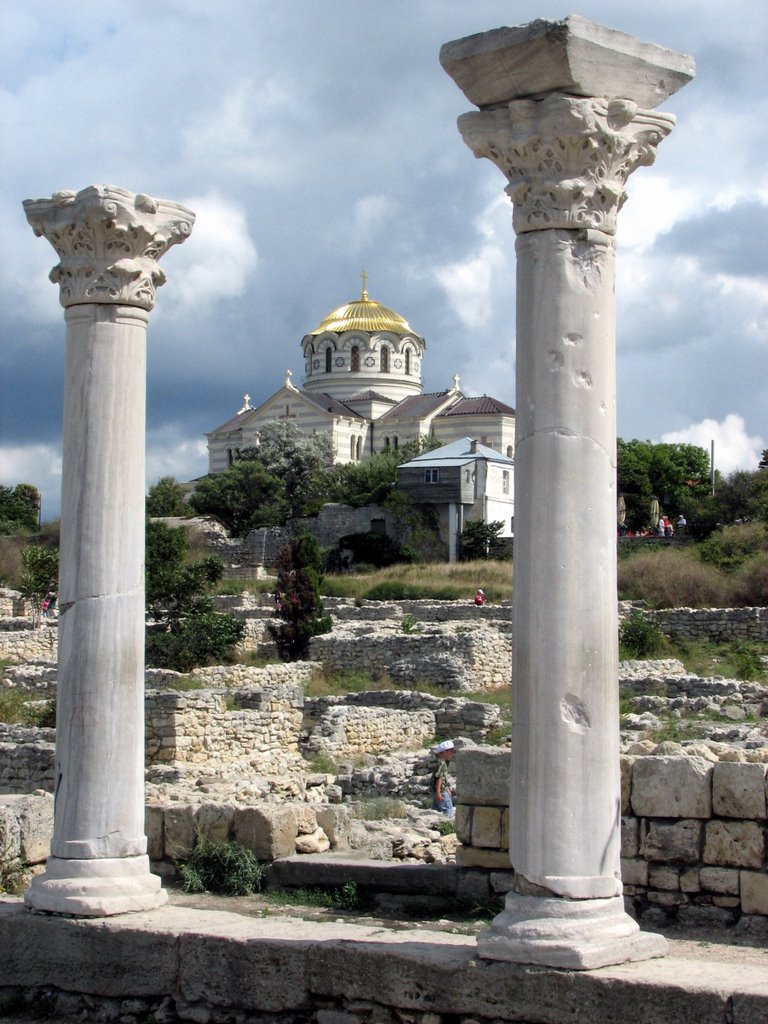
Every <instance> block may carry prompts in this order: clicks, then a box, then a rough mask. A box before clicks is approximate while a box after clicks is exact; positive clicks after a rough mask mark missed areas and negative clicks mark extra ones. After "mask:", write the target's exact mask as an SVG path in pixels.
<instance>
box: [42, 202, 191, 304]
mask: <svg viewBox="0 0 768 1024" xmlns="http://www.w3.org/2000/svg"><path fill="white" fill-rule="evenodd" d="M24 210H25V212H26V215H27V220H28V221H29V223H30V224H31V226H32V228H33V230H34V232H35V234H36V235H43V236H45V238H47V239H48V241H49V242H50V243H51V245H52V246H53V247H54V249H55V250H56V252H57V253H58V256H59V259H60V262H59V263H58V264H57V265H56V266H55V267H54V268H53V270H52V271H51V273H50V279H51V281H53V282H54V283H56V284H58V285H59V288H60V292H59V297H60V301H61V304H62V306H65V307H66V306H73V305H77V304H79V303H86V302H106V303H114V304H118V305H126V306H139V307H140V308H141V309H146V310H150V309H152V308H153V307H154V305H155V299H156V290H157V288H159V287H160V285H162V284H164V283H165V274H164V273H163V271H162V270H161V269H160V267H159V266H158V265H157V261H158V260H159V259H160V257H161V256H162V255H163V253H164V252H165V251H166V250H167V249H169V248H170V247H171V246H172V245H176V244H177V243H179V242H183V241H184V239H185V238H187V236H188V235H189V233H190V231H191V230H192V225H193V224H194V221H195V215H194V213H192V211H191V210H188V209H187V208H186V207H184V206H182V205H181V204H179V203H173V202H169V201H168V200H165V199H152V198H151V197H149V196H146V195H144V194H142V193H140V194H138V195H134V194H133V193H132V192H128V191H126V190H125V189H121V188H116V187H115V186H113V185H92V186H90V187H89V188H86V189H83V190H82V191H81V192H77V193H75V192H71V191H62V192H56V193H54V195H53V196H52V197H51V198H50V199H27V200H26V201H25V202H24Z"/></svg>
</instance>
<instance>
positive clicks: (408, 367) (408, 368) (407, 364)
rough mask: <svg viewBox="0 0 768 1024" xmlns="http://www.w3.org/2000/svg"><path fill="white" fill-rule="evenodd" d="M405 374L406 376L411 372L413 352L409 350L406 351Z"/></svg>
mask: <svg viewBox="0 0 768 1024" xmlns="http://www.w3.org/2000/svg"><path fill="white" fill-rule="evenodd" d="M405 372H406V374H410V372H411V350H410V349H409V348H407V349H406V350H405Z"/></svg>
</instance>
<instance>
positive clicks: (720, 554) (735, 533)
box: [697, 523, 768, 570]
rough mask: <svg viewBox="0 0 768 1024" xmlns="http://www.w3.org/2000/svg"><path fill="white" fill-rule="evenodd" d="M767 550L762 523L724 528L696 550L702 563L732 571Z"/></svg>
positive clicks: (767, 534)
mask: <svg viewBox="0 0 768 1024" xmlns="http://www.w3.org/2000/svg"><path fill="white" fill-rule="evenodd" d="M767 549H768V531H767V530H766V528H765V525H764V524H762V523H740V524H739V525H734V526H724V527H723V528H722V529H721V530H718V531H717V533H713V534H712V535H711V536H710V537H708V538H707V540H705V541H703V542H702V543H701V544H700V545H699V546H698V549H697V553H698V556H699V558H700V559H701V560H702V562H709V563H710V564H711V565H716V566H717V567H718V569H725V570H732V569H738V568H739V567H740V566H742V565H744V563H745V562H746V561H747V560H748V559H749V558H751V557H752V556H753V555H756V554H759V553H761V552H762V553H766V550H767Z"/></svg>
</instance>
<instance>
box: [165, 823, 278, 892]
mask: <svg viewBox="0 0 768 1024" xmlns="http://www.w3.org/2000/svg"><path fill="white" fill-rule="evenodd" d="M179 872H180V874H181V887H182V889H183V890H184V892H213V893H218V894H219V895H220V896H249V895H250V894H251V893H254V892H258V891H259V890H260V889H261V880H262V875H263V874H264V868H263V867H262V865H261V864H259V862H258V860H257V859H256V854H255V853H254V852H253V850H249V849H247V847H245V846H242V845H241V844H240V843H235V842H233V841H232V840H230V839H223V840H212V839H208V838H206V837H205V836H199V837H198V841H197V845H196V846H195V848H194V850H193V851H192V855H191V857H190V858H189V860H188V861H186V862H185V863H184V864H182V865H181V866H180V868H179Z"/></svg>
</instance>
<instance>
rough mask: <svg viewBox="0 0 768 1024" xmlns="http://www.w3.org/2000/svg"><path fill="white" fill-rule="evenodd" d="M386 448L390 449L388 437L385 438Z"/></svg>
mask: <svg viewBox="0 0 768 1024" xmlns="http://www.w3.org/2000/svg"><path fill="white" fill-rule="evenodd" d="M384 447H385V448H389V438H388V437H385V438H384Z"/></svg>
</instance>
